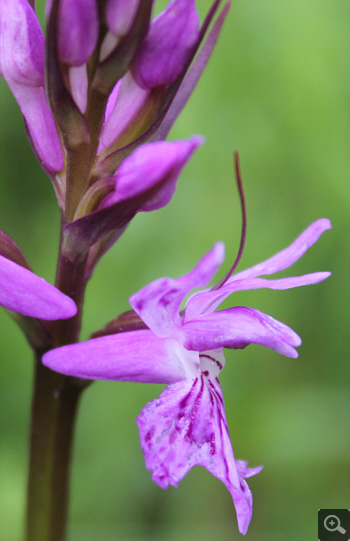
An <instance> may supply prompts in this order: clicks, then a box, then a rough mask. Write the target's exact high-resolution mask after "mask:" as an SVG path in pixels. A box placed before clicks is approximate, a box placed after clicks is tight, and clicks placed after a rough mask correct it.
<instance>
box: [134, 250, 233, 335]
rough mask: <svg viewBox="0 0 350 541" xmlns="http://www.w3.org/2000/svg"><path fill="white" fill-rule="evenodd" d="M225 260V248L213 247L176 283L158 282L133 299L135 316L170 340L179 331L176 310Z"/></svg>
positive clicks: (162, 279)
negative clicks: (189, 293) (190, 292)
mask: <svg viewBox="0 0 350 541" xmlns="http://www.w3.org/2000/svg"><path fill="white" fill-rule="evenodd" d="M223 259H224V244H223V243H221V242H218V243H216V244H215V245H214V246H213V248H212V249H211V250H210V251H209V252H207V253H206V254H205V255H204V257H202V259H201V260H200V261H199V263H198V264H197V265H196V266H195V268H194V269H193V270H192V271H191V272H189V273H188V274H185V275H184V276H181V277H180V278H178V279H177V280H174V279H172V278H160V279H159V280H155V281H154V282H152V283H151V284H149V285H147V286H145V287H144V288H143V289H141V290H140V291H138V292H137V293H135V294H134V295H132V297H130V299H129V301H130V304H131V306H132V308H133V309H134V310H135V312H136V313H137V314H138V316H139V317H140V318H141V319H142V320H143V321H144V322H145V323H146V325H147V326H148V327H149V328H150V329H152V331H153V332H154V333H155V334H156V335H157V336H159V337H171V336H173V335H174V334H176V333H177V331H178V330H179V329H181V327H182V320H181V318H180V315H179V309H180V305H181V302H182V300H183V299H184V297H185V296H186V295H187V293H188V292H189V291H191V289H193V288H194V287H203V286H204V285H206V284H207V283H208V282H209V281H210V280H211V279H212V277H213V276H214V274H215V273H216V271H217V269H218V267H219V266H220V265H221V263H222V261H223Z"/></svg>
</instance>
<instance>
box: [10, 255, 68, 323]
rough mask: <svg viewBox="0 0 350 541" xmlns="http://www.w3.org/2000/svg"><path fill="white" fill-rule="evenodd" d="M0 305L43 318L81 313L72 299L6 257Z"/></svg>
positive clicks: (63, 317) (58, 317)
mask: <svg viewBox="0 0 350 541" xmlns="http://www.w3.org/2000/svg"><path fill="white" fill-rule="evenodd" d="M0 305H1V306H4V307H5V308H7V309H8V310H14V311H15V312H19V313H20V314H23V315H24V316H31V317H36V318H39V319H66V318H70V317H72V316H74V315H75V314H76V312H77V307H76V306H75V303H74V302H73V300H72V299H70V298H69V297H67V296H66V295H64V294H63V293H61V291H59V290H58V289H56V288H55V287H54V286H52V285H51V284H49V283H48V282H46V280H44V279H43V278H40V277H39V276H37V275H36V274H34V273H33V272H31V271H29V270H28V269H25V268H24V267H21V265H17V263H14V262H13V261H11V260H9V259H7V258H6V257H3V256H0Z"/></svg>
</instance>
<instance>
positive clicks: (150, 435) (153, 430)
mask: <svg viewBox="0 0 350 541" xmlns="http://www.w3.org/2000/svg"><path fill="white" fill-rule="evenodd" d="M155 431H156V428H155V426H152V427H151V428H150V429H149V431H148V432H147V434H146V436H145V441H149V440H150V439H152V438H153V436H154V433H155Z"/></svg>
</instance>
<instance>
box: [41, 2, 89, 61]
mask: <svg viewBox="0 0 350 541" xmlns="http://www.w3.org/2000/svg"><path fill="white" fill-rule="evenodd" d="M51 4H52V1H51V2H50V6H48V7H47V14H48V15H49V12H50V7H51ZM98 32H99V22H98V9H97V4H96V0H74V2H72V0H60V6H59V25H58V50H59V57H60V60H61V62H65V63H66V64H68V65H70V66H81V65H82V64H85V62H87V61H88V60H89V58H90V56H91V55H92V53H93V52H94V50H95V47H96V44H97V39H98Z"/></svg>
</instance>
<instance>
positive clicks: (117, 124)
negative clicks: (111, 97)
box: [102, 72, 149, 147]
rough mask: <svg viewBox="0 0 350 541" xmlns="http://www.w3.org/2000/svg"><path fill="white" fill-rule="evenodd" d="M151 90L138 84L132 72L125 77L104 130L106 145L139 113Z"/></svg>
mask: <svg viewBox="0 0 350 541" xmlns="http://www.w3.org/2000/svg"><path fill="white" fill-rule="evenodd" d="M148 94H149V90H145V89H143V88H141V87H140V86H139V85H138V84H136V82H135V80H134V78H133V76H132V75H131V73H130V72H127V73H126V75H125V76H124V77H123V79H122V82H121V85H120V89H119V92H118V96H117V99H116V102H115V105H114V108H113V111H112V112H111V113H110V114H109V116H108V117H107V120H106V124H105V126H104V128H103V132H102V144H103V146H104V147H109V146H110V145H112V143H113V141H114V140H115V139H116V138H117V137H118V136H119V135H120V134H121V133H122V132H123V131H124V129H125V128H126V127H127V125H128V124H129V122H130V121H131V119H132V118H133V117H134V116H135V115H136V114H137V113H138V111H139V110H140V109H141V107H142V105H143V104H144V103H145V101H146V99H147V97H148Z"/></svg>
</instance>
